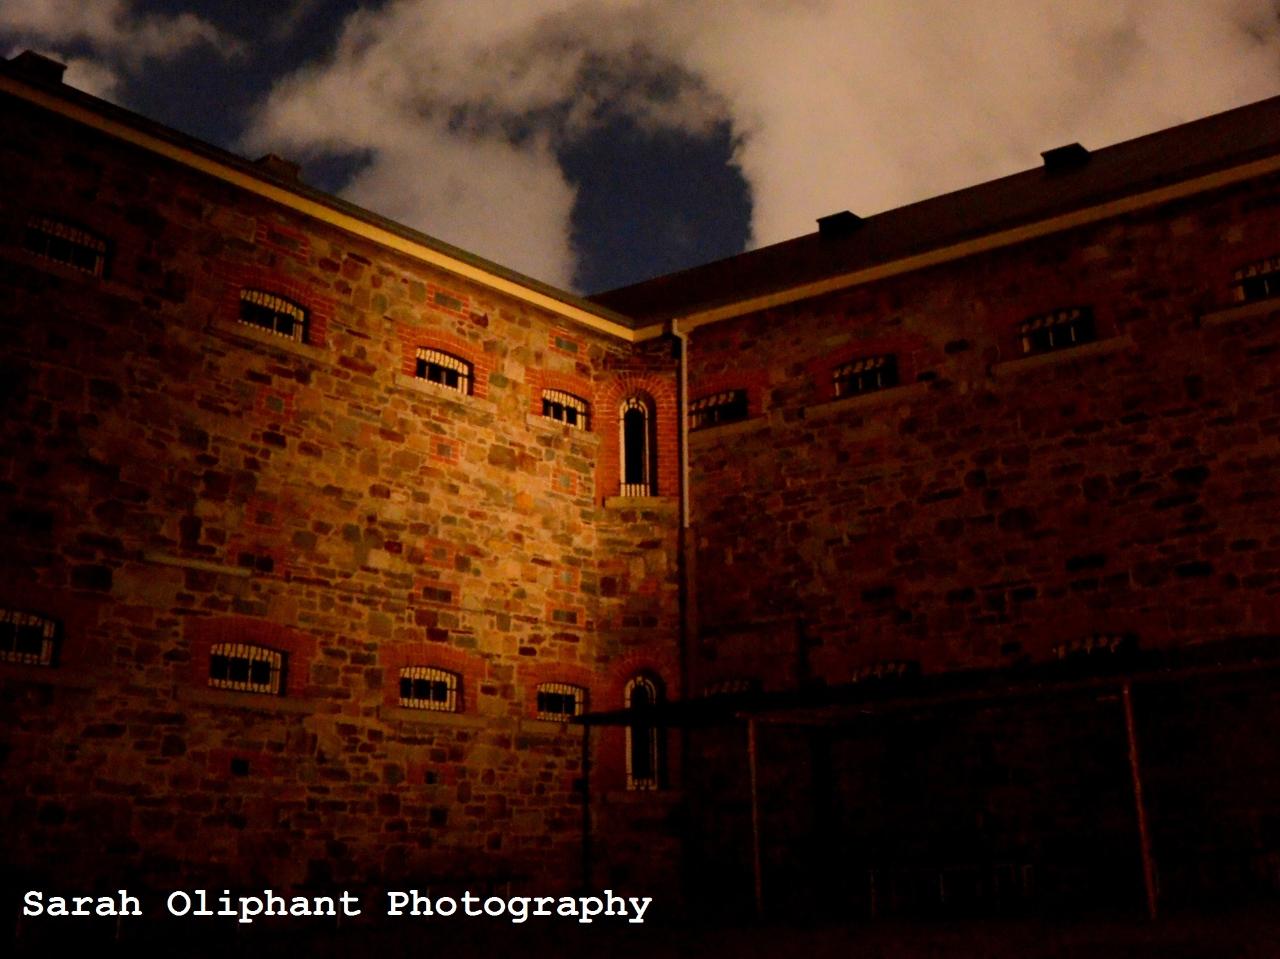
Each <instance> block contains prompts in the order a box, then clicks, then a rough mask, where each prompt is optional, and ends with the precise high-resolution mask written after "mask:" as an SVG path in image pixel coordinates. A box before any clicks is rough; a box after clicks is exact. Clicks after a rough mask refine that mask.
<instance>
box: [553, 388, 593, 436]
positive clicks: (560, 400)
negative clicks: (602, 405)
mask: <svg viewBox="0 0 1280 959" xmlns="http://www.w3.org/2000/svg"><path fill="white" fill-rule="evenodd" d="M542 415H543V416H545V417H547V419H552V420H556V421H557V422H559V423H564V424H565V425H566V426H572V427H573V428H574V429H578V430H585V429H586V428H587V401H586V400H584V399H582V398H581V397H579V396H574V395H573V394H572V393H565V392H563V391H562V390H543V391H542Z"/></svg>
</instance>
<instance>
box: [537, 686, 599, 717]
mask: <svg viewBox="0 0 1280 959" xmlns="http://www.w3.org/2000/svg"><path fill="white" fill-rule="evenodd" d="M586 702H587V691H586V690H585V689H583V688H582V687H581V686H570V685H569V684H568V683H542V684H541V685H539V686H538V718H539V719H548V720H553V721H556V720H565V719H568V718H569V717H571V716H581V715H582V712H583V709H584V707H585V706H586Z"/></svg>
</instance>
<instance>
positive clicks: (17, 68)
mask: <svg viewBox="0 0 1280 959" xmlns="http://www.w3.org/2000/svg"><path fill="white" fill-rule="evenodd" d="M5 62H6V63H8V64H9V67H10V68H11V69H12V70H13V71H14V72H15V73H17V74H18V75H19V76H20V77H22V78H23V79H25V80H31V81H33V82H35V83H47V84H58V83H61V82H62V75H63V74H64V73H66V72H67V65H66V64H65V63H59V62H58V61H57V60H52V59H50V58H49V57H46V56H44V55H42V54H39V53H36V52H35V51H34V50H23V51H22V52H21V53H19V54H18V55H17V56H16V57H13V58H12V59H10V60H7V61H5Z"/></svg>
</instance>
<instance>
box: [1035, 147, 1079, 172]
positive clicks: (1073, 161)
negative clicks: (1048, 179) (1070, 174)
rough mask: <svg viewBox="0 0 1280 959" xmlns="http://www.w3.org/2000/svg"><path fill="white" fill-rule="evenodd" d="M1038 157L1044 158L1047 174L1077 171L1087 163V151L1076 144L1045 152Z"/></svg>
mask: <svg viewBox="0 0 1280 959" xmlns="http://www.w3.org/2000/svg"><path fill="white" fill-rule="evenodd" d="M1040 156H1042V157H1044V168H1045V170H1046V171H1048V172H1049V173H1063V172H1066V171H1068V170H1078V169H1080V167H1082V166H1084V165H1085V164H1086V163H1088V162H1089V151H1088V150H1086V149H1085V148H1084V147H1082V146H1081V145H1080V144H1078V143H1068V144H1067V145H1066V146H1064V147H1054V148H1053V149H1052V150H1045V151H1044V152H1043V153H1041V154H1040Z"/></svg>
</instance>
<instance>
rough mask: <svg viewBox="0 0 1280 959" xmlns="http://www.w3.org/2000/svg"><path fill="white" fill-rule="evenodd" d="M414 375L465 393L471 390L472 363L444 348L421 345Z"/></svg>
mask: <svg viewBox="0 0 1280 959" xmlns="http://www.w3.org/2000/svg"><path fill="white" fill-rule="evenodd" d="M414 375H415V376H417V377H418V379H420V380H426V381H427V382H428V383H438V384H440V385H441V386H443V387H444V388H445V389H447V390H454V391H455V392H458V393H463V394H469V393H470V392H471V364H470V363H468V362H467V361H466V360H464V359H462V357H460V356H454V355H453V354H452V353H445V352H444V351H443V350H433V349H430V348H429V347H425V346H423V347H419V349H418V356H417V364H416V366H415V367H414Z"/></svg>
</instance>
